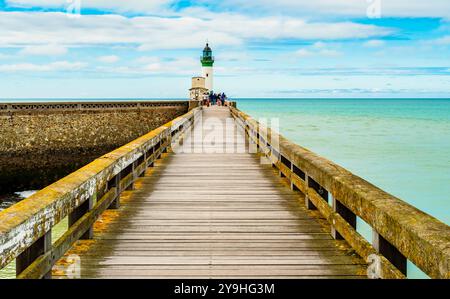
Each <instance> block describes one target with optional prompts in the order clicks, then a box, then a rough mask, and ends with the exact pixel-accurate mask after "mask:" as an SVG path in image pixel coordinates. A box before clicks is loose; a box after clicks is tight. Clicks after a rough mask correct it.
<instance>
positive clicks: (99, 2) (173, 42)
mask: <svg viewBox="0 0 450 299" xmlns="http://www.w3.org/2000/svg"><path fill="white" fill-rule="evenodd" d="M206 41H208V42H209V43H210V46H211V47H212V49H213V55H214V56H215V59H216V62H215V65H214V73H215V82H214V83H215V88H214V89H215V91H220V92H222V91H224V92H226V93H227V94H228V95H229V96H230V97H236V98H238V97H241V98H242V97H257V98H259V97H265V98H275V97H277V98H278V97H280V98H315V97H327V98H329V97H336V98H346V97H352V98H360V97H377V98H378V97H430V98H436V97H448V98H450V1H449V0H427V1H423V0H315V1H311V0H277V1H273V0H271V1H269V0H252V1H248V0H221V1H219V0H198V1H194V0H0V100H1V99H14V98H187V97H188V89H189V87H190V77H192V76H196V75H200V73H201V65H200V55H201V51H202V49H203V47H204V45H205V43H206Z"/></svg>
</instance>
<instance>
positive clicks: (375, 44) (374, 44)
mask: <svg viewBox="0 0 450 299" xmlns="http://www.w3.org/2000/svg"><path fill="white" fill-rule="evenodd" d="M385 44H386V43H385V42H384V41H382V40H378V39H373V40H369V41H367V42H365V43H364V47H368V48H379V47H382V46H384V45H385Z"/></svg>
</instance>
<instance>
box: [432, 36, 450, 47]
mask: <svg viewBox="0 0 450 299" xmlns="http://www.w3.org/2000/svg"><path fill="white" fill-rule="evenodd" d="M433 43H435V44H437V45H450V35H447V36H444V37H441V38H438V39H435V40H434V41H433Z"/></svg>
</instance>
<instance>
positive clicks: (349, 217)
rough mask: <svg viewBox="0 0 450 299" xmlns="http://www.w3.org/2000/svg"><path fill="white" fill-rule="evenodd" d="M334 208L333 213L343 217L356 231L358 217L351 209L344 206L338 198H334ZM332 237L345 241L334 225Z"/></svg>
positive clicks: (332, 226)
mask: <svg viewBox="0 0 450 299" xmlns="http://www.w3.org/2000/svg"><path fill="white" fill-rule="evenodd" d="M332 206H333V211H334V212H336V213H337V214H339V215H341V217H342V218H344V220H345V221H346V222H347V223H348V224H350V226H351V227H353V228H354V229H355V230H356V215H355V213H353V212H352V211H351V210H350V209H348V208H347V207H346V206H344V205H343V204H342V203H341V202H340V201H339V200H336V198H334V196H333V198H332ZM331 235H332V236H333V238H335V239H336V240H343V239H344V238H343V237H342V236H341V234H340V233H338V232H337V231H336V228H335V227H334V225H331Z"/></svg>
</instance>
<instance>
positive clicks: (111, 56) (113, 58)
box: [98, 55, 120, 63]
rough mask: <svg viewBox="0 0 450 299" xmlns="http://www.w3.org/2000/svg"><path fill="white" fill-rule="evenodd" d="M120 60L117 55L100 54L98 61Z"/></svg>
mask: <svg viewBox="0 0 450 299" xmlns="http://www.w3.org/2000/svg"><path fill="white" fill-rule="evenodd" d="M119 60H120V58H119V57H118V56H116V55H107V56H100V57H99V58H98V61H100V62H103V63H116V62H118V61H119Z"/></svg>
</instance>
